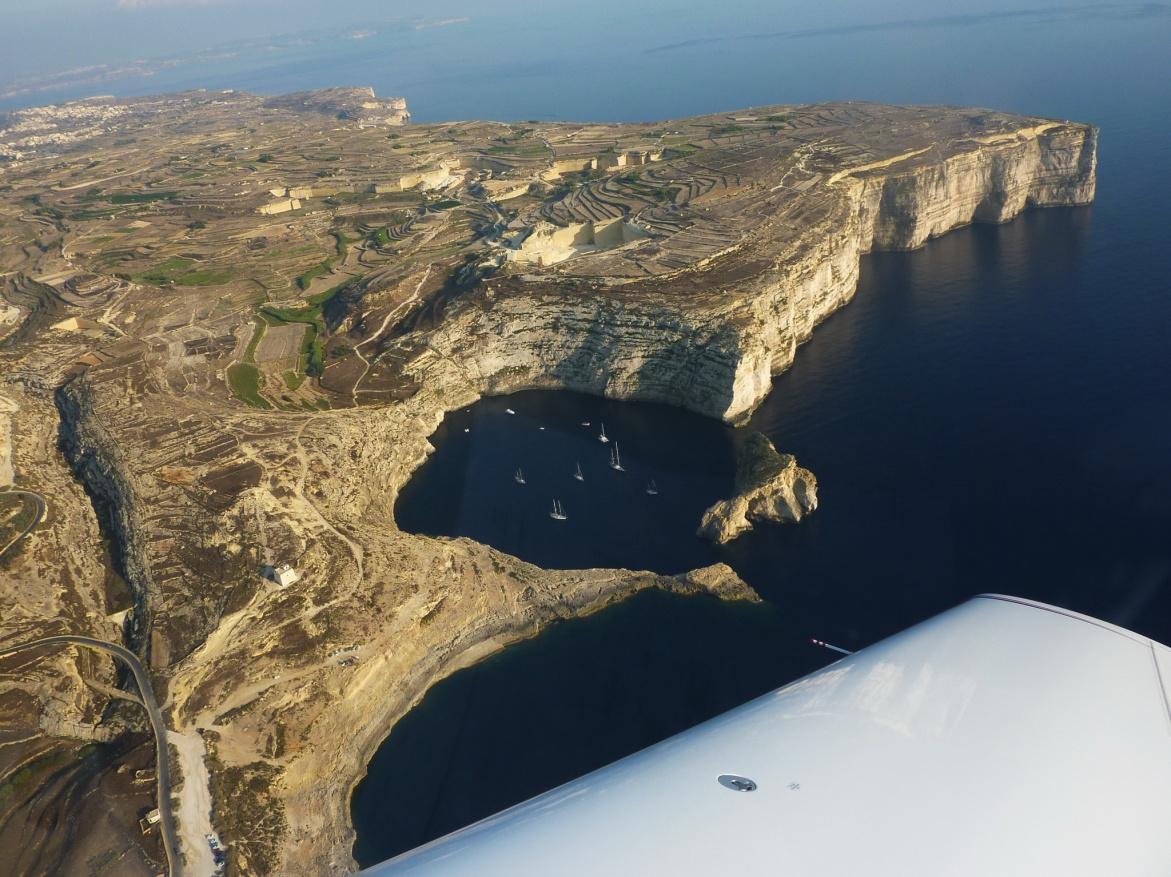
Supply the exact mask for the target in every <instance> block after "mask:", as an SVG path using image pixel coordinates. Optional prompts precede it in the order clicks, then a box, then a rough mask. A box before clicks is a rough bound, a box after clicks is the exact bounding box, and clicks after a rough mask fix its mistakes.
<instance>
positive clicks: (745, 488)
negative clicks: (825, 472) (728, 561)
mask: <svg viewBox="0 0 1171 877" xmlns="http://www.w3.org/2000/svg"><path fill="white" fill-rule="evenodd" d="M816 508H817V479H816V478H815V477H814V476H813V473H812V472H810V471H809V470H808V469H802V468H801V467H800V466H798V465H797V458H796V457H794V456H793V455H792V454H781V453H778V452H777V449H776V448H775V447H773V443H772V442H771V441H769V440H768V437H767V436H764V435H762V434H761V433H759V432H756V433H753V434H752V435H750V436H749V437H748V440H747V441H746V442H745V443H744V444H743V445H742V446H741V447H740V449H739V451H738V455H737V458H736V495H735V496H733V497H732V498H731V499H722V500H720V501H719V502H717V503H715V504H714V505H712V506H711V508H709V509H708V510H707V511H705V512H704V513H703V519H702V520H701V521H700V524H699V529H698V530H697V531H696V535H697V536H701V537H703V538H704V539H711V540H712V541H713V542H717V543H720V544H723V543H725V542H731V541H732V540H733V539H735V538H736V537H737V536H739V535H740V534H741V533H746V532H748V531H749V530H751V529H752V524H753V523H754V522H758V521H776V522H778V523H782V524H789V523H796V522H797V521H800V520H801V519H802V518H803V517H805V516H806V515H807V514H809V513H810V512H812V511H814V510H815V509H816Z"/></svg>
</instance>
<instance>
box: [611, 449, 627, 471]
mask: <svg viewBox="0 0 1171 877" xmlns="http://www.w3.org/2000/svg"><path fill="white" fill-rule="evenodd" d="M610 468H611V469H613V470H614V471H615V472H625V471H626V470H625V469H624V468H623V467H622V458H621V457H620V456H618V442H614V447H613V449H611V451H610Z"/></svg>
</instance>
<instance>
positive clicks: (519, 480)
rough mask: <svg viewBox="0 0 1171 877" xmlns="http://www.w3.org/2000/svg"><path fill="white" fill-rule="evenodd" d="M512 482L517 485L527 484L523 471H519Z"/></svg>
mask: <svg viewBox="0 0 1171 877" xmlns="http://www.w3.org/2000/svg"><path fill="white" fill-rule="evenodd" d="M512 480H513V481H515V482H516V483H517V484H524V483H525V473H524V472H523V471H522V470H520V469H517V470H516V474H515V475H513V476H512Z"/></svg>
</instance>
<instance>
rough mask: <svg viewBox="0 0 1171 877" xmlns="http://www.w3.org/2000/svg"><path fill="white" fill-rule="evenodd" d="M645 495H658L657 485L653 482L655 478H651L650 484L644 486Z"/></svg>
mask: <svg viewBox="0 0 1171 877" xmlns="http://www.w3.org/2000/svg"><path fill="white" fill-rule="evenodd" d="M646 492H647V496H658V495H659V486H658V485H657V484H655V479H653V478H652V479H651V481H650V484H648V485H647V486H646Z"/></svg>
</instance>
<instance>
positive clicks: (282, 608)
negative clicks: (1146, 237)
mask: <svg viewBox="0 0 1171 877" xmlns="http://www.w3.org/2000/svg"><path fill="white" fill-rule="evenodd" d="M409 118H410V116H409V113H408V111H407V106H406V102H405V101H403V100H402V99H389V100H384V99H379V98H377V97H375V96H374V95H373V94H372V93H371V92H370V91H369V90H367V89H330V90H329V91H327V92H322V93H309V94H304V93H303V94H298V95H292V96H288V97H286V98H279V99H278V98H267V99H266V98H261V97H257V96H253V95H248V94H243V93H237V92H228V93H218V92H217V93H212V92H205V91H199V92H189V93H183V94H175V95H167V96H161V97H152V98H142V99H129V100H117V99H113V98H105V99H89V100H85V101H78V102H74V103H69V104H64V105H60V106H55V107H47V108H38V109H33V110H20V111H15V112H12V113H9V114H7V116H4V117H2V118H0V479H2V481H0V490H3V489H5V488H7V487H10V486H15V487H17V488H20V489H21V490H23V491H26V492H29V494H31V495H33V496H39V497H43V498H44V500H45V508H44V509H43V510H39V513H40V514H41V515H42V517H43V519H40V520H35V517H36V516H35V515H34V513H33V512H34V509H33V508H32V506H31V505H27V506H22V505H21V504H22V503H25V502H29V501H28V500H24V499H22V498H21V497H22V496H23V495H20V494H15V493H13V494H0V499H3V500H4V504H3V505H0V512H2V513H3V517H0V545H5V546H10V547H7V548H5V552H4V554H3V556H2V557H0V565H2V568H3V575H2V576H0V605H3V607H4V611H3V612H2V613H0V650H3V649H6V648H8V647H11V646H16V645H20V644H21V643H25V642H32V641H34V640H39V639H43V638H47V637H54V636H71V637H89V638H94V639H99V640H103V641H108V642H110V643H114V644H118V645H124V646H126V647H127V648H129V649H130V650H131V651H133V652H134V653H135V655H136V656H137V657H138V658H139V659H140V660H141V662H142V664H143V665H144V666H145V668H146V671H147V672H148V673H149V674H150V682H151V687H152V688H153V693H154V694H153V696H154V698H155V699H156V700H157V702H158V706H159V708H160V710H161V712H162V715H163V718H164V720H165V722H166V725H167V736H168V740H169V742H170V745H171V752H170V755H171V764H172V765H173V769H172V771H171V774H172V776H171V777H170V779H171V783H172V786H173V787H174V788H175V790H176V791H175V796H174V800H175V806H176V810H177V813H176V815H177V817H178V819H177V822H178V832H179V844H180V846H181V847H182V850H183V856H184V857H185V858H186V860H187V861H188V862H189V863H207V862H210V861H211V853H210V851H209V849H208V845H207V843H206V841H205V839H204V835H205V833H214V834H215V835H216V836H218V838H219V839H220V841H222V843H223V845H224V846H225V848H226V850H227V856H228V859H229V862H230V864H231V866H232V868H233V869H234V870H233V873H239V874H251V875H270V874H271V875H275V874H343V873H346V872H348V871H349V870H351V869H352V868H353V861H352V859H351V854H350V850H351V846H352V842H353V831H352V829H351V827H350V824H349V816H348V806H349V796H350V793H351V790H352V788H353V786H354V785H355V783H357V782H358V781H359V780H360V779H361V777H362V775H363V773H364V771H365V766H366V763H367V761H368V759H369V757H370V755H371V754H372V752H373V751H374V750H375V748H376V747H377V746H378V744H379V743H380V742H381V741H382V740H383V739H384V738H385V737H386V735H387V733H388V732H389V730H390V728H391V727H392V726H393V725H394V723H395V722H396V721H397V720H398V719H399V718H400V717H401V716H402V715H404V713H406V712H407V711H408V710H409V709H410V708H411V707H412V706H413V705H414V704H415V703H417V702H418V701H419V699H420V698H421V697H422V696H423V694H424V693H425V692H426V691H427V690H428V688H429V687H430V686H431V685H433V684H434V683H435V682H436V681H437V680H439V679H441V678H443V677H445V676H447V675H448V674H450V673H452V672H454V671H455V670H457V669H459V668H461V667H465V666H468V665H469V664H471V663H473V662H475V661H478V660H480V659H482V658H483V657H484V656H486V655H488V654H491V653H492V652H494V651H496V650H498V649H500V648H502V647H504V646H505V645H506V644H507V643H509V642H511V641H515V640H517V639H519V638H522V637H527V636H531V635H533V634H534V633H535V632H537V631H538V630H539V629H540V628H541V627H542V626H544V625H546V624H549V623H551V622H553V621H555V620H557V619H561V618H567V617H571V616H575V615H581V614H584V613H587V612H591V611H594V610H596V609H599V608H601V607H603V606H605V605H607V604H609V603H611V602H613V601H615V600H619V599H621V598H623V597H626V596H628V595H629V594H631V593H633V592H635V591H637V590H639V589H642V588H652V587H657V588H668V589H672V590H676V591H680V592H685V593H712V594H716V595H718V596H720V597H724V598H728V599H754V598H755V595H754V594H753V592H752V591H751V589H750V588H748V587H747V586H746V585H745V584H744V583H743V582H741V581H740V580H739V579H738V578H737V577H736V575H735V574H734V573H733V572H732V571H731V570H730V569H729V568H727V567H724V566H715V567H710V568H707V569H702V570H696V571H694V572H692V573H689V574H687V575H683V576H677V577H667V576H660V575H654V574H651V573H646V572H638V571H627V570H585V571H581V570H579V571H556V570H545V569H539V568H537V567H534V566H532V565H529V564H527V563H523V562H521V561H520V560H518V559H516V558H513V557H510V556H508V555H505V554H502V553H501V552H498V551H496V550H494V549H491V548H489V547H487V546H484V545H480V544H477V543H475V542H472V541H470V540H467V539H448V538H429V537H423V536H417V535H411V534H407V533H404V532H401V531H400V530H399V529H398V528H397V527H396V526H395V523H394V513H393V510H394V501H395V498H396V496H397V494H398V492H399V490H400V489H401V488H402V486H403V485H404V484H405V483H406V481H407V480H408V478H409V477H410V475H411V473H412V471H414V470H415V469H416V468H417V467H418V466H419V465H420V464H421V463H422V462H423V461H424V460H425V459H426V457H427V455H428V454H429V452H430V451H431V450H432V448H431V445H430V444H429V442H428V437H429V436H430V435H431V434H432V433H433V432H434V430H435V429H436V427H437V426H438V425H439V423H440V422H441V421H442V419H443V416H444V414H445V413H446V412H448V411H451V410H453V409H456V408H459V407H462V406H465V405H468V404H470V403H471V402H473V401H474V400H476V399H477V398H479V397H480V396H483V395H485V394H500V393H508V392H511V391H514V390H518V389H522V388H532V387H549V388H569V389H573V390H578V391H584V392H589V393H595V394H603V395H606V396H609V397H613V398H622V399H641V400H655V401H661V402H667V403H670V404H673V405H678V406H683V407H686V408H689V409H692V410H694V411H698V412H702V413H704V414H707V415H710V416H712V417H716V418H721V419H723V420H725V421H728V422H730V423H735V424H739V423H742V422H743V421H745V420H746V418H747V417H748V416H749V414H750V413H751V412H752V410H753V409H754V407H755V406H757V405H758V404H759V403H760V402H761V400H762V399H763V398H764V397H765V396H766V394H767V393H768V392H769V389H770V384H771V379H772V377H773V376H774V375H776V374H777V373H778V372H780V371H782V370H784V369H785V368H786V367H787V366H788V365H789V364H790V363H791V362H792V361H793V357H794V355H795V353H796V350H797V347H798V345H800V344H801V343H802V342H804V341H805V340H807V339H809V338H810V336H811V334H812V333H813V330H814V327H815V326H816V325H817V324H818V322H819V321H820V320H822V319H824V318H825V317H826V316H828V315H829V314H831V313H832V312H833V311H834V310H835V309H837V308H839V307H841V306H842V305H844V304H845V303H846V302H848V301H849V299H850V297H851V296H852V294H853V292H854V289H855V285H856V282H857V279H858V271H859V259H860V257H861V256H862V255H864V254H865V253H867V252H869V251H872V250H876V249H908V248H914V247H919V246H921V245H922V244H923V243H924V242H926V241H927V240H928V239H930V238H931V237H933V236H936V235H940V234H943V233H945V232H947V231H949V230H950V229H954V228H957V227H960V226H963V225H966V224H969V223H972V222H1004V221H1006V220H1009V219H1011V218H1012V217H1014V216H1016V215H1017V214H1018V213H1020V212H1021V211H1022V210H1024V209H1026V208H1029V207H1046V206H1058V205H1077V204H1086V203H1088V202H1090V201H1091V200H1092V199H1093V196H1094V185H1095V162H1096V153H1095V149H1096V135H1097V132H1096V130H1095V129H1094V128H1093V127H1091V126H1088V125H1084V124H1078V123H1074V122H1068V121H1060V120H1052V119H1041V118H1028V117H1021V116H1015V115H1010V114H1006V113H1001V112H996V111H992V110H983V109H981V110H972V109H958V108H952V107H921V106H917V107H894V106H880V105H874V104H865V103H836V104H820V105H812V106H780V105H778V106H768V107H756V108H751V109H745V110H738V111H734V112H728V113H720V114H715V115H708V116H699V117H694V118H687V119H675V120H669V121H662V122H654V123H646V124H622V125H616V124H592V123H588V124H587V123H546V122H524V123H499V122H488V121H461V122H449V123H445V124H426V125H423V124H416V123H411V122H409ZM758 450H759V451H760V452H761V454H764V455H765V456H766V457H768V466H766V467H765V468H766V469H767V470H768V471H767V472H766V473H765V474H766V475H769V476H770V477H771V476H778V472H780V469H777V466H781V468H782V469H786V471H788V474H789V476H794V477H796V476H799V480H801V481H802V483H803V484H804V483H805V482H806V481H807V482H808V485H807V487H808V490H806V488H802V491H799V492H798V494H795V495H796V496H798V498H799V499H800V503H801V504H803V511H808V510H809V509H810V508H811V507H812V505H813V504H815V502H816V500H815V495H814V494H813V493H812V487H813V485H815V482H814V481H813V480H812V476H811V475H810V473H807V472H805V470H797V469H796V463H795V462H794V461H792V459H791V458H788V457H781V456H778V455H777V454H776V452H775V451H774V450H773V449H772V448H771V446H770V447H769V448H767V449H764V448H760V449H758ZM782 450H783V449H782ZM766 452H767V453H766ZM774 457H775V458H776V459H773V458H774ZM778 461H779V462H778ZM781 464H783V466H782V465H781ZM774 470H775V471H774ZM762 471H763V470H762ZM749 474H751V473H749ZM758 474H759V473H758ZM782 474H783V473H782ZM762 477H763V476H762ZM778 477H780V476H778ZM790 480H792V479H791V478H790ZM744 486H745V488H746V489H750V488H752V487H753V485H751V484H748V483H747V482H746V483H745V485H744ZM789 486H790V487H792V485H789ZM801 497H804V498H803V499H801ZM741 498H742V499H743V497H741ZM760 513H761V514H765V513H766V510H764V509H763V508H762V509H761V512H760ZM778 514H779V513H778ZM749 516H751V514H750V515H749ZM766 516H767V515H766ZM781 517H784V515H783V514H782V515H781ZM30 522H32V523H31V524H30ZM737 526H739V524H737ZM286 564H287V565H288V566H289V567H291V569H289V570H285V571H283V572H280V573H279V574H277V573H276V572H274V568H276V567H282V566H283V565H286ZM282 583H283V584H282ZM134 692H135V689H134V688H133V686H132V684H131V683H130V682H129V681H128V679H127V678H124V675H123V674H122V671H121V670H120V669H119V668H118V666H117V665H115V664H113V663H112V662H111V661H110V660H108V658H104V657H103V656H102V654H101V653H99V652H94V651H93V650H89V649H87V650H80V649H77V648H74V647H72V646H68V645H67V646H65V647H63V648H58V649H56V650H51V651H50V650H33V651H20V652H14V653H12V654H9V655H5V656H4V657H2V658H0V740H2V741H3V742H4V743H5V744H6V745H5V746H3V747H0V846H2V847H3V848H4V849H8V850H14V849H15V850H19V852H18V861H17V862H16V871H17V873H34V872H42V871H45V870H53V869H54V868H56V869H59V870H61V871H62V872H65V873H84V869H85V867H87V865H86V863H87V862H91V861H98V860H101V861H114V860H115V858H117V861H118V862H119V869H120V873H126V874H136V873H143V874H153V873H157V872H158V871H159V870H162V869H163V868H164V867H165V859H164V856H163V850H162V846H161V844H160V843H159V842H158V839H157V833H154V834H147V835H142V834H141V833H140V831H139V827H138V824H137V820H138V817H139V816H140V815H141V814H142V813H143V812H145V811H147V810H149V809H151V808H153V807H155V806H159V804H160V802H156V801H154V799H153V797H152V796H153V793H154V790H155V785H154V779H153V772H152V770H151V768H152V767H153V765H154V755H153V737H152V735H151V726H150V724H149V723H148V720H147V719H148V717H147V715H146V713H145V711H144V710H143V709H142V704H141V702H140V700H139V699H138V697H137V695H136V694H135V693H134ZM95 743H96V744H97V745H96V746H95V745H94V744H95ZM159 785H160V786H161V785H162V784H161V783H160V784H159ZM99 786H100V787H102V788H104V789H106V790H107V791H109V790H115V791H117V793H118V795H119V797H118V800H120V801H124V802H125V812H118V810H117V808H114V812H102V813H98V812H97V811H96V809H95V807H94V805H93V804H92V803H90V804H87V803H85V802H86V801H87V800H90V801H92V800H93V796H90V797H89V798H88V799H87V797H86V794H87V792H88V791H89V790H92V789H93V788H96V787H99ZM77 802H81V803H77ZM161 803H162V805H163V806H166V804H167V802H161ZM87 808H88V809H87ZM108 809H109V808H107V810H108ZM209 810H210V812H209ZM51 825H61V826H68V827H67V828H62V829H58V830H54V831H49V830H46V829H45V828H44V826H51ZM146 827H147V830H148V831H150V828H149V824H148V825H147V826H146ZM103 857H104V858H103Z"/></svg>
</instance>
